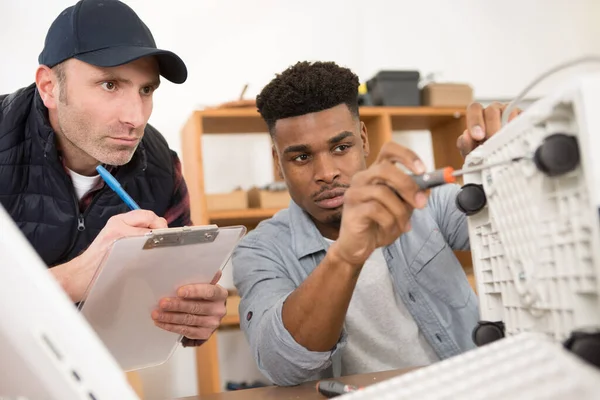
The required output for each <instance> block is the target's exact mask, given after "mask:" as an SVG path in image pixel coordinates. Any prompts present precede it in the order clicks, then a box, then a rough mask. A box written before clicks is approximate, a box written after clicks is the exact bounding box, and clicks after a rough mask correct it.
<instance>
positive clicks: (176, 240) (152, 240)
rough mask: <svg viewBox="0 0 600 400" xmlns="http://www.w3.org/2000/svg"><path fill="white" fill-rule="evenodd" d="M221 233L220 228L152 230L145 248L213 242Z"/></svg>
mask: <svg viewBox="0 0 600 400" xmlns="http://www.w3.org/2000/svg"><path fill="white" fill-rule="evenodd" d="M218 234H219V228H208V229H191V228H190V227H183V228H181V229H178V230H176V231H170V232H160V231H158V232H152V233H151V236H150V237H149V238H148V240H146V243H144V247H143V249H144V250H151V249H156V248H161V247H175V246H186V245H189V244H199V243H212V242H214V241H215V239H216V238H217V235H218Z"/></svg>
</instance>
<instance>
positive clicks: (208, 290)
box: [177, 278, 228, 302]
mask: <svg viewBox="0 0 600 400" xmlns="http://www.w3.org/2000/svg"><path fill="white" fill-rule="evenodd" d="M213 280H214V278H213ZM227 294H228V293H227V290H226V289H225V288H223V287H221V286H219V285H212V284H209V283H196V284H193V285H185V286H182V287H180V288H179V289H178V290H177V296H179V297H181V298H184V299H197V300H210V301H215V302H218V301H225V299H226V298H227Z"/></svg>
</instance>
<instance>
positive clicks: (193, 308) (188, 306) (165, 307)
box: [158, 297, 227, 318]
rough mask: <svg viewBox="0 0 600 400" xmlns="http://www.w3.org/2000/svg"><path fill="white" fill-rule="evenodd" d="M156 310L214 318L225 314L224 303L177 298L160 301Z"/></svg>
mask: <svg viewBox="0 0 600 400" xmlns="http://www.w3.org/2000/svg"><path fill="white" fill-rule="evenodd" d="M158 309H159V310H160V311H169V312H177V313H186V314H194V315H207V316H216V317H219V318H221V317H224V316H225V314H226V313H227V309H226V308H225V301H223V302H214V301H204V300H185V299H180V298H177V297H168V298H164V299H161V300H160V301H159V302H158Z"/></svg>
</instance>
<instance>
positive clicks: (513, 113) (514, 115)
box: [508, 108, 523, 122]
mask: <svg viewBox="0 0 600 400" xmlns="http://www.w3.org/2000/svg"><path fill="white" fill-rule="evenodd" d="M522 112H523V110H521V109H520V108H515V109H514V110H512V111H511V112H510V115H509V116H508V122H510V121H512V120H513V119H515V118H517V117H518V116H519V114H521V113H522Z"/></svg>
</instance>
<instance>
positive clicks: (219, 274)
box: [210, 270, 223, 285]
mask: <svg viewBox="0 0 600 400" xmlns="http://www.w3.org/2000/svg"><path fill="white" fill-rule="evenodd" d="M221 275H223V272H221V270H218V271H217V273H216V274H215V276H214V277H213V278H212V281H210V284H211V285H216V284H217V282H219V280H220V279H221Z"/></svg>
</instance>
